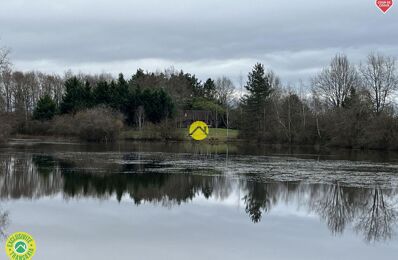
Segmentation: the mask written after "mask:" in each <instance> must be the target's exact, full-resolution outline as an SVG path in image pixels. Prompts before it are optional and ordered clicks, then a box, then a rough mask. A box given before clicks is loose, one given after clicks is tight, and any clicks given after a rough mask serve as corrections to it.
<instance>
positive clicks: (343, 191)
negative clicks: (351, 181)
mask: <svg viewBox="0 0 398 260" xmlns="http://www.w3.org/2000/svg"><path fill="white" fill-rule="evenodd" d="M351 195H352V194H351V192H350V189H349V188H344V187H342V186H340V185H339V184H338V183H337V184H335V185H326V186H325V185H322V186H317V187H316V188H315V189H313V190H312V194H311V197H310V198H311V200H310V201H311V202H310V207H311V208H312V209H313V210H314V211H315V212H316V213H318V214H319V216H320V217H321V218H322V219H324V220H325V221H326V223H327V225H328V228H329V230H330V231H331V232H332V233H333V234H339V233H342V232H343V231H344V229H345V228H346V226H347V224H349V223H350V222H351V221H352V220H353V217H354V212H353V211H354V205H355V203H354V200H353V198H352V196H351Z"/></svg>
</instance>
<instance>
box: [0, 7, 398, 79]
mask: <svg viewBox="0 0 398 260" xmlns="http://www.w3.org/2000/svg"><path fill="white" fill-rule="evenodd" d="M0 38H1V41H0V45H6V46H8V47H10V48H11V50H12V55H11V58H12V62H13V64H14V68H15V69H20V70H42V71H46V72H56V73H61V74H62V73H63V72H64V71H66V70H68V69H71V70H72V71H74V72H79V71H80V72H92V73H101V72H110V73H113V74H115V75H116V74H117V73H119V72H123V73H125V74H126V75H128V76H130V75H131V74H132V73H134V72H135V71H136V69H137V68H139V67H140V68H143V69H144V70H149V71H154V70H163V69H164V68H167V67H170V66H173V67H174V68H176V69H183V70H184V71H187V72H191V73H193V74H196V75H197V76H198V77H199V78H200V79H201V80H205V79H206V78H207V77H218V76H222V75H226V76H228V77H231V79H232V80H233V81H234V82H236V83H238V82H239V75H240V74H241V75H242V76H243V77H244V81H245V80H246V75H247V72H248V71H249V70H250V69H251V68H252V66H253V65H254V63H256V62H262V63H264V64H265V65H266V66H267V67H268V68H272V69H273V70H274V71H275V72H276V73H277V74H278V75H280V76H281V78H282V80H283V82H284V83H285V84H296V83H297V82H298V81H299V79H302V80H304V81H307V80H308V79H309V78H310V77H311V76H312V75H313V74H314V73H316V72H317V71H319V70H320V69H321V68H322V67H324V66H325V65H327V64H328V62H329V61H330V59H331V57H332V56H333V55H334V54H335V53H340V52H343V53H345V54H347V55H348V56H349V58H350V59H352V60H353V61H355V62H359V61H360V60H361V59H364V58H365V57H366V55H367V54H368V53H369V52H370V51H380V52H383V53H385V54H388V55H394V56H398V4H397V6H393V7H392V8H391V10H390V11H389V12H388V13H387V14H382V13H381V12H380V11H379V10H378V9H377V8H376V6H375V0H349V1H347V0H334V1H319V0H306V1H298V0H290V1H268V0H142V1H135V0H113V1H110V0H107V1H105V0H35V1H32V0H0Z"/></svg>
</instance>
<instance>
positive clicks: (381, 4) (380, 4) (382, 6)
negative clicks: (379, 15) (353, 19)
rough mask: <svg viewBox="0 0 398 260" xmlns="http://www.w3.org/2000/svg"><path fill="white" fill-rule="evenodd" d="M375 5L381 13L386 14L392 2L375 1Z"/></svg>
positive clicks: (385, 0)
mask: <svg viewBox="0 0 398 260" xmlns="http://www.w3.org/2000/svg"><path fill="white" fill-rule="evenodd" d="M376 5H377V7H378V8H379V9H380V10H381V11H382V12H383V13H387V11H388V10H389V9H390V8H391V6H392V5H393V2H392V0H376Z"/></svg>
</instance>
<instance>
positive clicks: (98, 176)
mask: <svg viewBox="0 0 398 260" xmlns="http://www.w3.org/2000/svg"><path fill="white" fill-rule="evenodd" d="M196 159H197V158H196ZM208 159H209V160H210V161H211V160H213V161H212V162H213V165H214V167H209V164H207V163H203V162H202V161H201V160H193V159H192V156H190V155H187V154H182V155H179V156H177V157H176V156H175V155H168V156H165V155H164V154H161V153H151V154H144V153H122V154H119V153H112V154H102V155H101V154H96V155H94V154H92V153H76V152H73V153H59V154H56V153H54V154H34V153H33V154H31V153H3V154H1V156H0V198H1V199H2V200H5V199H21V198H29V199H38V198H41V197H44V196H55V195H57V194H61V195H62V196H63V197H64V198H65V199H71V198H81V197H92V198H98V199H108V198H110V197H112V196H116V198H117V199H118V200H119V201H120V200H122V199H123V198H125V196H126V195H127V196H128V197H130V198H131V200H132V201H133V202H134V203H135V204H136V205H140V204H142V203H151V204H158V205H162V206H166V207H173V206H177V205H180V204H181V203H188V202H190V201H192V200H193V199H194V198H195V197H198V196H203V197H204V198H206V199H209V198H214V199H217V200H219V201H223V200H225V199H227V198H228V197H230V196H231V195H232V194H239V198H240V200H241V202H242V203H243V204H244V209H245V211H246V213H247V214H248V216H249V218H250V219H251V221H252V222H254V223H257V222H260V221H266V220H264V218H266V215H267V213H269V212H270V211H271V210H272V209H273V207H275V206H277V205H278V204H282V203H286V204H288V205H289V203H291V202H293V201H296V202H299V204H300V206H302V207H304V208H305V209H307V210H308V212H309V213H314V214H316V215H317V216H319V218H320V219H322V220H323V221H324V222H325V224H326V225H327V227H328V229H329V230H330V231H331V233H332V234H334V235H338V234H342V233H343V232H344V230H346V229H347V228H353V229H354V230H355V231H356V232H357V234H359V235H361V236H362V237H363V238H364V239H365V240H366V241H369V242H374V241H385V240H388V239H391V238H392V237H393V236H394V231H395V229H396V225H397V222H398V199H397V198H398V194H397V189H396V188H395V186H394V185H393V184H391V183H390V184H389V183H387V182H385V181H384V182H380V178H379V177H380V176H377V175H375V177H374V179H372V177H371V176H372V175H371V174H369V173H366V172H365V173H364V176H365V177H366V182H363V183H361V182H355V183H353V182H349V181H344V182H342V181H340V179H336V180H332V181H331V180H330V176H329V177H324V178H325V179H327V181H325V182H324V183H322V182H319V180H320V179H319V178H321V177H318V178H315V176H314V178H313V179H315V180H316V182H315V183H311V182H310V183H309V182H306V181H304V180H297V179H296V178H294V176H293V175H289V176H292V180H289V179H288V178H287V177H284V178H283V180H279V179H276V178H275V177H274V175H273V174H272V169H270V170H269V171H267V172H268V173H269V174H264V173H261V171H252V169H251V168H250V167H249V165H242V160H240V159H239V158H235V159H233V160H235V165H234V164H233V163H232V162H231V163H229V164H228V165H232V166H236V165H240V168H245V169H250V171H252V172H246V173H245V174H230V172H231V170H230V169H227V168H223V167H220V165H226V164H225V162H219V163H217V162H218V159H217V157H212V158H208ZM263 159H264V158H263ZM251 160H252V162H251V164H254V163H255V164H256V165H260V164H261V162H256V161H255V159H254V158H251ZM270 160H272V158H271V159H270ZM181 161H183V162H184V163H178V162H181ZM206 161H208V160H206ZM290 163H291V162H290ZM280 164H281V162H277V165H279V166H280ZM307 164H308V163H307ZM300 165H305V163H303V162H300ZM274 167H275V165H274ZM286 167H287V168H286ZM289 167H290V168H292V165H291V164H287V165H285V168H284V169H285V170H284V171H289V170H296V169H289ZM294 167H295V166H293V168H294ZM309 167H312V166H311V165H310V166H309ZM367 167H370V166H369V165H368V166H367ZM362 169H363V168H362ZM263 170H264V169H263ZM349 170H350V171H351V170H352V169H351V168H350V169H349ZM302 171H306V170H305V169H302ZM307 171H309V169H307ZM372 171H373V170H370V172H372ZM263 172H264V171H263ZM387 172H388V171H387ZM285 173H286V172H285ZM307 177H308V176H307ZM357 177H358V176H357ZM328 178H329V179H328ZM387 179H388V178H387ZM383 180H384V179H383ZM365 184H366V185H365ZM291 204H294V203H291ZM7 223H8V214H7V213H6V212H5V213H1V212H0V235H4V233H5V228H6V226H7Z"/></svg>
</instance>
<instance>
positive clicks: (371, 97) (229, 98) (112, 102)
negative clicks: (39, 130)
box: [0, 49, 398, 149]
mask: <svg viewBox="0 0 398 260" xmlns="http://www.w3.org/2000/svg"><path fill="white" fill-rule="evenodd" d="M0 53H1V55H0V64H1V65H0V70H1V71H0V111H2V113H3V114H8V115H9V117H10V115H12V116H11V117H12V118H13V119H15V120H16V121H18V122H19V124H24V123H26V122H28V121H29V120H32V119H36V120H41V121H45V120H51V118H53V117H54V116H62V115H71V114H72V115H74V114H76V113H79V111H84V110H87V109H92V108H95V107H98V106H105V107H109V108H112V109H113V110H115V111H118V112H120V113H121V114H122V115H123V117H124V122H125V123H126V124H128V125H130V126H134V127H138V128H140V129H142V128H143V127H144V126H145V125H146V124H148V123H150V124H160V123H164V122H168V124H172V125H174V127H177V126H179V125H178V124H177V123H176V122H177V119H178V117H179V115H181V113H182V111H184V110H206V111H210V112H211V113H212V114H213V115H215V118H216V120H215V123H214V125H212V127H226V128H234V129H238V130H239V133H240V134H239V137H240V138H241V139H247V140H252V141H255V142H257V141H259V142H260V143H288V144H309V145H313V144H320V145H324V144H326V145H332V146H340V147H349V148H377V149H398V134H397V133H398V119H397V115H396V112H395V107H394V106H395V98H396V97H395V94H396V91H397V89H398V72H397V68H396V60H395V58H394V57H390V56H386V55H382V54H378V53H371V54H369V55H368V57H367V58H366V59H365V60H364V61H362V62H361V63H360V64H354V63H352V62H351V61H350V60H349V59H348V57H347V56H346V55H344V54H338V55H336V56H335V57H333V58H332V59H331V62H330V64H329V65H327V66H325V67H324V68H323V69H322V70H321V71H320V72H319V73H317V74H316V75H314V76H313V77H312V79H311V81H310V83H309V84H307V85H305V86H302V87H301V89H300V90H298V89H297V88H293V87H290V86H285V85H283V84H282V81H281V80H280V78H279V77H278V76H277V75H276V74H275V73H274V72H273V71H272V70H266V69H265V67H264V65H262V64H261V63H258V64H255V66H254V67H253V68H252V71H251V72H250V73H249V74H248V77H247V81H246V84H244V86H243V87H244V89H245V91H244V92H243V94H244V95H243V94H242V93H238V92H237V91H236V89H235V86H234V84H233V82H232V81H231V80H230V79H228V78H227V77H221V78H218V79H215V80H214V79H211V78H209V79H207V80H205V81H204V82H202V81H200V80H199V79H198V78H197V77H196V76H195V75H194V74H190V73H186V72H184V71H177V70H175V69H174V68H169V69H166V70H164V71H162V72H145V71H143V70H141V69H138V70H137V71H136V72H135V73H134V74H133V75H132V76H131V77H130V78H129V79H125V77H124V75H123V74H120V75H119V76H118V77H117V78H114V77H113V76H112V75H110V74H105V73H103V74H100V75H88V74H77V75H76V74H72V73H71V72H67V73H65V75H64V76H60V75H54V74H51V75H50V74H45V73H41V72H20V71H14V70H12V67H11V63H10V61H9V60H8V59H7V57H8V52H7V50H5V49H3V50H2V51H1V52H0ZM239 96H240V98H239Z"/></svg>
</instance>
